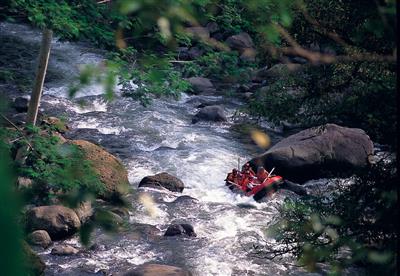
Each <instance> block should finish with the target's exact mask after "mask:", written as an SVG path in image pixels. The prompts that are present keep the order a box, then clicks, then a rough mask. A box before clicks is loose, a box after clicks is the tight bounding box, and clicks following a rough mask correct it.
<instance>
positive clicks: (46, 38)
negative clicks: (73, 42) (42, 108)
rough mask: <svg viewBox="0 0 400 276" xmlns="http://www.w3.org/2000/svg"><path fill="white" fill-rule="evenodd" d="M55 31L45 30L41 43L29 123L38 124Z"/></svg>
mask: <svg viewBox="0 0 400 276" xmlns="http://www.w3.org/2000/svg"><path fill="white" fill-rule="evenodd" d="M52 37H53V31H52V30H49V29H44V30H43V35H42V44H41V45H40V54H39V63H38V68H37V71H36V78H35V84H34V86H33V90H32V94H31V99H30V101H29V107H28V115H27V118H26V123H27V124H32V125H35V124H36V118H37V114H38V110H39V104H40V98H41V97H42V89H43V83H44V78H45V76H46V71H47V64H48V63H49V56H50V47H51V39H52Z"/></svg>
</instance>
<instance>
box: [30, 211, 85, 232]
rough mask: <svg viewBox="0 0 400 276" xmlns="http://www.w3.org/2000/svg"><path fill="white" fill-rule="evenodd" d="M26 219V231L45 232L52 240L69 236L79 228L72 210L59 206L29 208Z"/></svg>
mask: <svg viewBox="0 0 400 276" xmlns="http://www.w3.org/2000/svg"><path fill="white" fill-rule="evenodd" d="M26 218H27V227H28V229H30V230H31V231H34V230H46V231H47V233H48V234H49V235H50V237H51V238H52V239H54V240H58V239H63V238H66V237H68V236H71V235H73V234H75V233H76V231H77V230H78V229H79V228H80V227H81V222H80V220H79V217H78V216H77V214H76V213H75V212H74V210H72V209H69V208H67V207H64V206H61V205H50V206H40V207H34V208H31V209H29V210H28V211H27V214H26Z"/></svg>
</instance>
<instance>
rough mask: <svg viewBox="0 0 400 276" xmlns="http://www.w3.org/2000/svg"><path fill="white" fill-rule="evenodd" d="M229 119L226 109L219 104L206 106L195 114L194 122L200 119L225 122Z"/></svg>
mask: <svg viewBox="0 0 400 276" xmlns="http://www.w3.org/2000/svg"><path fill="white" fill-rule="evenodd" d="M226 120H227V118H226V115H225V112H224V109H223V107H222V106H219V105H210V106H205V107H203V108H201V109H200V111H199V112H198V113H197V114H196V115H194V117H193V119H192V123H194V124H195V123H197V122H199V121H211V122H225V121H226Z"/></svg>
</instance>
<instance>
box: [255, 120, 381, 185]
mask: <svg viewBox="0 0 400 276" xmlns="http://www.w3.org/2000/svg"><path fill="white" fill-rule="evenodd" d="M372 154H373V143H372V141H371V139H370V138H369V137H368V135H367V134H366V133H365V131H363V130H361V129H357V128H347V127H341V126H338V125H335V124H326V125H323V126H319V127H314V128H310V129H306V130H303V131H300V132H299V133H297V134H294V135H291V136H289V137H287V138H285V139H283V140H281V141H280V142H278V143H277V144H276V145H274V146H273V147H272V148H270V149H269V150H268V151H267V152H266V153H264V154H263V155H261V156H259V157H257V158H254V159H252V160H251V161H250V162H251V164H252V165H253V166H254V167H258V166H264V167H265V168H266V169H267V170H271V169H272V168H273V167H275V168H276V171H279V173H280V174H282V175H284V176H285V177H286V178H288V179H289V180H293V181H300V182H304V181H306V180H309V179H312V178H317V177H321V176H323V173H324V171H325V172H326V171H330V172H338V173H341V172H343V170H347V169H352V170H354V169H359V168H364V167H366V166H367V165H368V164H369V161H368V160H369V156H371V155H372Z"/></svg>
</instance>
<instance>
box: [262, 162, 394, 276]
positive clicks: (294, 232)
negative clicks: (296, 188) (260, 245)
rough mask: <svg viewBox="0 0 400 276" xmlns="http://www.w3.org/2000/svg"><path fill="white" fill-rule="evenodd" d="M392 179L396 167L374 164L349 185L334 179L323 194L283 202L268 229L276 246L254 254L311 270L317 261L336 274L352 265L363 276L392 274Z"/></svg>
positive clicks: (270, 245) (315, 268)
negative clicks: (289, 256)
mask: <svg viewBox="0 0 400 276" xmlns="http://www.w3.org/2000/svg"><path fill="white" fill-rule="evenodd" d="M382 162H383V161H382ZM396 180H397V179H396V162H395V161H390V162H389V163H387V164H382V163H379V164H376V165H374V166H373V167H372V168H370V170H368V171H366V172H363V173H362V174H360V175H359V176H356V177H355V178H354V179H352V180H351V181H350V182H351V183H347V182H345V183H344V182H343V181H340V180H338V183H337V184H336V185H335V187H334V189H329V190H330V192H329V190H328V192H327V193H324V194H323V195H316V196H310V197H309V198H306V199H302V200H295V199H287V200H286V202H285V204H284V205H283V206H282V207H281V210H280V214H281V216H279V218H277V220H276V222H275V223H274V224H273V226H271V227H270V229H269V234H270V235H271V236H272V237H274V238H275V239H276V241H277V244H268V246H266V247H265V248H264V249H263V250H262V251H260V252H258V253H260V254H264V256H266V257H268V258H275V257H278V256H282V255H284V254H286V253H293V254H295V255H296V256H298V259H299V263H300V264H301V265H304V266H306V267H307V268H308V269H309V270H311V271H316V270H317V267H318V263H319V262H330V263H331V265H332V266H331V270H332V273H333V274H335V275H340V273H341V271H342V270H343V269H344V268H346V267H348V266H351V265H354V264H359V265H360V264H361V265H362V266H364V267H366V268H367V271H368V275H378V274H382V275H394V274H395V271H396V258H397V255H396V254H397V253H396V252H397V242H396V240H397V232H396V224H397V220H395V219H394V218H396V217H397V215H398V210H397V193H396V189H397V181H396ZM355 202H356V204H355Z"/></svg>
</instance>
